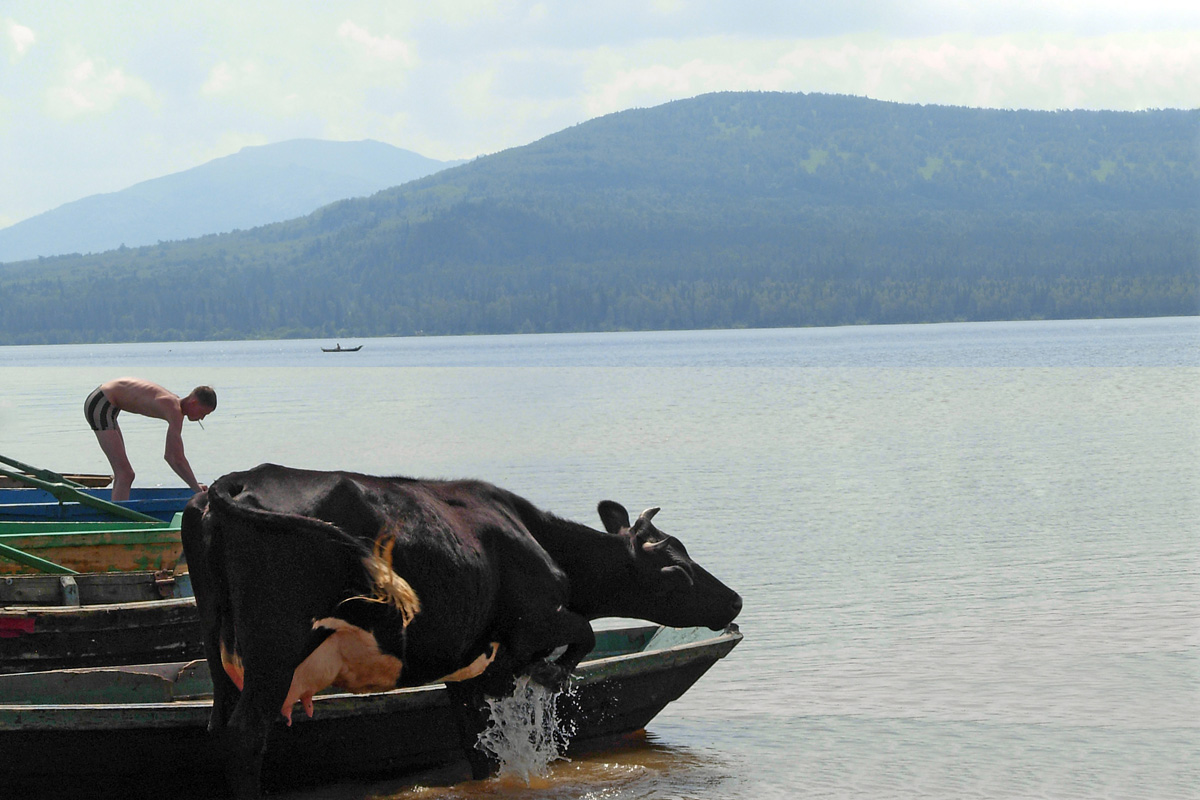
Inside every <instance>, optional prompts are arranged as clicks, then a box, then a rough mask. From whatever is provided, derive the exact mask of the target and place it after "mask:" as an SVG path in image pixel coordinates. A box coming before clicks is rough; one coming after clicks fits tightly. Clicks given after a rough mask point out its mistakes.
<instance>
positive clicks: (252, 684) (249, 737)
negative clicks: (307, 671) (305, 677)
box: [225, 673, 290, 800]
mask: <svg viewBox="0 0 1200 800" xmlns="http://www.w3.org/2000/svg"><path fill="white" fill-rule="evenodd" d="M289 680H290V676H288V675H287V674H286V673H281V674H279V675H275V676H272V677H271V678H270V679H267V680H253V679H252V678H248V679H247V681H246V685H245V688H244V689H243V690H242V693H241V696H240V697H239V698H238V701H237V705H236V707H235V708H234V710H233V714H232V715H231V716H230V718H229V723H228V731H227V736H226V737H225V738H226V743H227V744H226V746H227V750H226V753H225V756H226V761H225V776H226V780H227V781H228V783H229V788H230V790H231V791H232V793H233V795H234V797H237V798H239V800H243V798H257V797H260V796H261V792H262V762H263V754H264V753H265V752H266V749H267V735H268V733H269V732H270V730H271V726H272V725H273V724H274V723H275V720H277V719H278V718H279V709H280V707H281V706H282V705H283V700H284V698H285V697H286V696H287V691H288V683H289Z"/></svg>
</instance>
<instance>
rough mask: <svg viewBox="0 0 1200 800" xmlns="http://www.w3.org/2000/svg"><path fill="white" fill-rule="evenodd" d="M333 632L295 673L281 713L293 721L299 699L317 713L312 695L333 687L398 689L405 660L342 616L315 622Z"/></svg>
mask: <svg viewBox="0 0 1200 800" xmlns="http://www.w3.org/2000/svg"><path fill="white" fill-rule="evenodd" d="M313 628H314V629H316V628H327V629H329V630H332V631H333V633H332V634H330V636H329V637H328V638H327V639H326V640H325V641H323V642H321V644H320V646H318V647H317V649H316V650H314V651H313V652H312V653H310V654H309V656H308V658H306V659H304V661H303V662H301V664H300V666H298V667H296V671H295V672H293V673H292V683H291V686H290V687H289V688H288V693H287V699H285V700H284V701H283V708H282V709H281V711H280V713H282V714H283V716H284V717H285V718H286V719H287V722H288V724H289V725H291V724H292V707H293V706H294V705H295V704H296V701H297V700H299V701H300V702H301V703H303V705H304V711H305V713H306V714H308V716H309V717H311V716H312V715H313V705H312V697H313V695H314V694H316V693H317V692H319V691H321V690H322V689H325V688H327V687H329V686H336V687H338V688H339V689H345V690H346V691H348V692H354V693H355V694H362V693H364V692H382V691H387V690H388V689H394V688H396V684H397V683H399V682H400V672H401V671H402V670H403V668H404V664H403V662H401V661H400V659H398V658H396V657H395V656H390V655H387V654H385V653H383V652H380V650H379V642H378V641H377V640H376V639H375V636H374V634H372V633H371V632H370V631H366V630H363V629H362V628H360V627H358V626H357V625H351V624H350V623H349V622H346V621H345V620H342V619H337V618H336V617H328V618H326V619H319V620H317V621H316V622H314V623H313Z"/></svg>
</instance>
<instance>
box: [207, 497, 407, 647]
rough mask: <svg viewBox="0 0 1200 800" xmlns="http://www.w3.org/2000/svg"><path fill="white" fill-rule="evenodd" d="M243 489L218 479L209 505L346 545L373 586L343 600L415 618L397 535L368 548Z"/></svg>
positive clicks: (264, 526) (271, 527) (269, 527)
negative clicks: (398, 567) (396, 552)
mask: <svg viewBox="0 0 1200 800" xmlns="http://www.w3.org/2000/svg"><path fill="white" fill-rule="evenodd" d="M230 483H232V485H230ZM242 490H243V487H242V486H241V485H240V484H239V483H237V482H226V481H225V480H224V479H221V480H218V481H216V482H215V483H214V484H213V485H212V486H210V487H209V489H208V500H209V505H210V507H211V508H212V509H213V510H214V511H216V512H217V513H219V514H230V515H232V516H234V517H238V518H241V519H243V520H246V521H251V522H254V523H256V525H257V527H258V529H260V530H265V531H278V532H281V533H282V532H286V533H290V534H295V533H298V532H305V533H309V534H315V535H319V536H321V537H323V538H324V539H326V540H327V541H333V542H337V543H339V544H341V545H343V546H345V547H347V548H348V549H350V551H351V552H353V553H354V554H355V555H357V556H358V559H359V560H360V561H361V563H362V565H363V568H364V570H365V577H366V582H367V584H368V585H369V587H370V588H369V590H368V592H367V593H366V594H362V595H357V596H355V597H352V598H347V600H344V601H342V602H347V601H348V600H366V601H370V602H375V603H383V604H386V605H390V606H391V607H393V608H394V609H396V611H397V612H399V614H400V616H401V619H402V620H403V622H404V625H405V626H407V625H408V624H409V623H410V622H412V619H413V617H414V616H416V615H417V613H418V612H419V611H420V610H421V602H420V600H419V599H418V597H417V593H416V591H415V590H414V589H413V588H412V586H410V585H409V583H408V581H406V580H405V579H404V578H403V577H401V576H400V575H399V574H397V573H396V571H395V570H394V569H393V567H392V558H391V555H392V547H393V546H394V545H395V538H394V537H392V536H390V535H387V534H386V533H384V534H381V535H380V536H379V537H378V538H377V539H376V540H375V542H374V545H373V547H371V548H370V549H368V548H367V546H366V544H365V543H364V542H363V541H362V540H360V539H358V538H357V537H354V536H352V535H350V534H349V533H347V532H346V531H345V530H343V529H342V528H340V527H339V526H337V525H334V524H332V523H329V522H325V521H324V520H320V519H316V518H314V517H307V516H303V515H300V514H288V513H286V512H281V511H270V510H268V509H265V508H263V507H262V506H261V505H259V503H258V501H257V499H256V498H255V497H254V495H253V494H252V493H243V491H242ZM235 495H240V496H235Z"/></svg>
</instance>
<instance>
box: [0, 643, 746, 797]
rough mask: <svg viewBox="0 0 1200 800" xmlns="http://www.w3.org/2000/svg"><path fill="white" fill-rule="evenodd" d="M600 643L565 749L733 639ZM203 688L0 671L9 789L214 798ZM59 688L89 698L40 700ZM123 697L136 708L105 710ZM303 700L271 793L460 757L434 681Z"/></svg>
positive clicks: (193, 681) (275, 747)
mask: <svg viewBox="0 0 1200 800" xmlns="http://www.w3.org/2000/svg"><path fill="white" fill-rule="evenodd" d="M597 638H598V641H599V644H600V648H601V650H600V651H599V652H597V651H594V653H593V655H592V656H589V658H588V659H587V660H585V661H584V662H583V663H581V664H580V665H579V667H578V668H577V669H576V671H575V673H574V674H573V677H572V689H571V692H570V693H568V694H567V695H564V696H561V697H560V698H559V703H558V709H559V718H560V720H561V721H562V722H563V723H564V724H565V726H566V727H567V728H568V729H572V730H574V734H573V736H572V738H571V747H572V748H575V749H578V748H581V747H587V746H589V745H594V743H595V742H597V741H600V740H605V739H608V738H610V737H612V736H614V735H620V734H625V733H631V732H633V731H637V730H640V729H642V728H644V727H645V726H646V724H647V723H649V722H650V720H651V719H653V718H654V716H655V715H656V714H658V713H659V712H660V711H661V710H662V709H663V707H665V706H666V705H667V704H668V703H670V702H671V701H673V700H675V699H677V698H678V697H679V696H680V695H682V694H683V693H684V692H685V691H687V690H688V688H690V687H691V686H692V685H693V684H694V683H695V682H696V681H697V680H698V679H699V678H700V677H701V676H702V675H703V674H704V673H705V672H706V671H707V670H708V669H709V668H710V667H711V666H712V665H713V664H714V663H716V662H717V661H718V660H719V659H721V658H723V657H724V656H725V655H726V654H727V653H728V652H729V651H730V650H732V649H733V647H734V646H736V645H737V643H738V642H739V641H740V640H741V638H742V637H741V634H740V632H738V630H737V628H736V627H735V626H730V628H728V629H727V630H725V631H723V632H721V633H712V632H709V631H706V630H702V629H684V630H679V631H677V630H674V629H663V628H660V627H659V626H655V625H640V626H634V627H628V628H622V629H618V630H613V631H600V632H598V636H597ZM622 640H623V641H624V644H625V647H626V649H625V650H622V648H621V646H620V645H621V642H622ZM613 642H616V643H617V644H616V645H615V646H614V645H613ZM606 643H607V644H606ZM605 647H607V648H608V649H607V650H606V649H604V648H605ZM628 648H634V649H633V650H632V651H629V650H628ZM139 669H140V670H141V671H138V670H139ZM47 676H53V678H49V677H47ZM117 684H122V685H120V686H117ZM68 686H73V688H72V689H67V688H64V687H68ZM118 689H119V691H118ZM207 691H208V683H207V668H206V666H205V664H204V662H195V663H192V664H190V665H186V666H185V665H178V664H175V665H159V666H157V667H144V668H124V669H122V670H116V671H99V672H97V671H86V670H85V671H63V672H61V673H42V674H41V675H40V676H39V675H9V676H0V752H3V753H4V754H5V760H6V761H7V762H8V763H9V764H10V765H15V767H16V769H15V773H14V774H13V775H11V776H10V777H8V778H6V788H10V789H12V790H14V791H16V790H20V791H33V790H35V789H36V790H39V791H43V792H44V791H45V789H46V787H47V786H52V787H53V788H54V791H55V792H56V793H57V792H61V793H62V796H66V795H67V794H70V793H71V792H72V791H77V790H79V789H81V788H85V787H88V786H89V784H90V785H91V786H93V787H94V786H95V785H96V783H95V782H96V781H97V780H102V781H103V785H104V786H105V787H106V789H107V790H109V791H113V792H120V791H124V790H125V789H127V788H132V787H140V789H141V790H143V791H144V790H145V788H146V787H147V786H148V785H152V786H153V788H154V791H155V793H156V794H160V795H164V796H171V797H173V798H178V797H184V796H188V797H190V796H212V795H213V793H219V792H220V790H221V777H220V776H221V765H222V758H221V755H220V744H219V742H218V741H217V739H216V738H215V737H211V736H209V735H207V733H206V732H205V725H206V723H207V720H208V712H209V704H210V701H209V699H208V698H207V697H205V696H203V695H204V694H205V693H206V692H207ZM39 692H40V694H39ZM68 692H69V693H70V694H73V695H74V696H75V697H77V698H91V699H92V700H94V701H95V702H94V704H89V705H84V704H80V703H79V702H76V704H73V705H61V704H58V705H56V704H51V703H50V702H48V701H51V700H53V699H55V698H62V697H65V696H68V694H67V693H68ZM129 696H137V697H140V698H141V700H140V701H139V702H135V703H129V702H124V703H122V702H110V701H111V700H113V699H114V698H127V697H129ZM314 704H315V713H314V716H313V718H312V719H308V718H307V717H305V716H304V715H303V714H297V715H295V717H294V719H295V724H293V725H292V726H291V727H290V728H289V727H286V726H284V725H283V724H282V723H280V724H277V725H276V726H275V727H274V728H273V729H272V731H271V734H270V737H269V739H268V743H267V752H266V757H265V760H264V766H263V778H264V786H265V787H266V788H267V789H268V790H279V789H284V788H295V787H302V786H311V785H316V784H321V783H329V782H334V781H343V780H370V779H383V778H399V777H403V776H405V775H410V774H413V773H415V772H420V771H422V770H428V769H432V768H435V767H445V766H447V765H453V764H457V763H460V762H462V759H463V754H462V751H461V750H460V748H459V739H458V730H457V724H456V721H455V717H454V714H453V710H452V708H451V705H450V700H449V697H448V696H447V692H446V689H445V687H444V686H442V685H440V684H435V685H430V686H425V687H419V688H415V689H401V690H396V691H392V692H384V693H378V694H368V695H348V694H330V695H319V696H318V697H317V698H316V699H315V703H314Z"/></svg>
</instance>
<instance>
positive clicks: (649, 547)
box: [642, 539, 671, 553]
mask: <svg viewBox="0 0 1200 800" xmlns="http://www.w3.org/2000/svg"><path fill="white" fill-rule="evenodd" d="M670 541H671V540H670V539H659V540H658V541H653V542H642V549H643V550H645V551H646V552H647V553H653V552H654V551H655V550H662V549H663V548H664V547H666V546H667V544H668V543H669V542H670Z"/></svg>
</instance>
